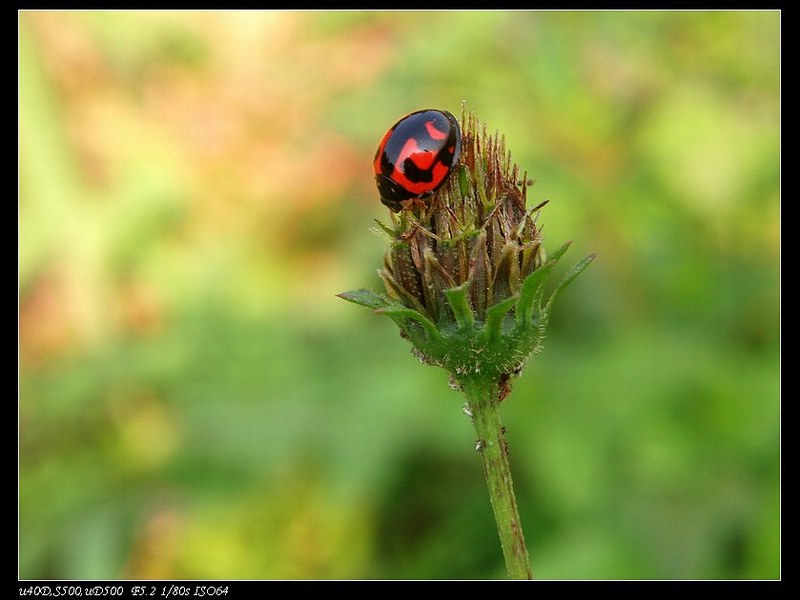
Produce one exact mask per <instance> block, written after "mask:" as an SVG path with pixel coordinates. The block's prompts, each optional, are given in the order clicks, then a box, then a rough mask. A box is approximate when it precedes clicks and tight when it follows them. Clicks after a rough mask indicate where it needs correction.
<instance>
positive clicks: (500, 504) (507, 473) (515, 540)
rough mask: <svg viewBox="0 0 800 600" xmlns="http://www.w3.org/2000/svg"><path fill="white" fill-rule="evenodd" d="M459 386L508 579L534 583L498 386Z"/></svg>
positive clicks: (473, 382) (471, 381)
mask: <svg viewBox="0 0 800 600" xmlns="http://www.w3.org/2000/svg"><path fill="white" fill-rule="evenodd" d="M460 383H461V390H462V392H463V393H464V395H465V396H466V397H467V405H468V406H469V410H470V412H471V413H472V425H473V426H474V427H475V433H476V434H477V435H478V445H477V448H476V449H477V450H478V451H480V453H481V459H482V461H483V474H484V476H485V478H486V485H487V487H488V488H489V499H490V500H491V503H492V510H493V511H494V518H495V521H496V522H497V532H498V534H499V535H500V545H501V546H502V548H503V557H504V558H505V561H506V570H507V571H508V575H509V577H511V579H533V572H532V570H531V565H530V561H529V559H528V549H527V548H526V546H525V536H524V535H523V533H522V523H521V522H520V520H519V513H518V512H517V501H516V498H515V497H514V484H513V482H512V481H511V469H510V466H509V462H508V445H507V444H506V441H505V435H504V433H505V428H504V427H503V426H502V425H501V423H500V412H499V404H500V393H501V387H500V385H498V384H497V382H495V381H492V380H489V379H488V378H483V377H475V378H465V379H463V380H461V381H460Z"/></svg>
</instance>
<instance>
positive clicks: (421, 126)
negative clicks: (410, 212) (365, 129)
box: [373, 110, 461, 212]
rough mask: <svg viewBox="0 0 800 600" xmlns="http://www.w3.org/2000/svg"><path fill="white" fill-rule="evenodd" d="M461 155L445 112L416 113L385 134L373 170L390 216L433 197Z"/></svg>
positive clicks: (458, 133)
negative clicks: (414, 202) (422, 199)
mask: <svg viewBox="0 0 800 600" xmlns="http://www.w3.org/2000/svg"><path fill="white" fill-rule="evenodd" d="M460 154H461V128H460V127H459V126H458V121H456V118H455V117H454V116H453V115H452V114H450V113H449V112H447V111H446V110H418V111H416V112H413V113H411V114H409V115H406V116H405V117H403V118H402V119H400V120H399V121H398V122H397V123H395V124H394V125H392V127H391V128H390V129H389V131H387V132H386V133H385V134H384V136H383V139H381V143H380V144H378V150H377V151H376V152H375V159H374V161H373V168H374V170H375V182H376V183H377V184H378V192H379V193H380V196H381V202H383V204H385V205H386V206H388V207H389V208H390V209H391V210H393V211H394V212H399V211H400V210H402V209H403V208H409V207H410V206H411V204H412V203H413V201H414V200H416V199H419V198H425V197H427V196H430V195H431V194H433V193H434V192H435V191H436V190H438V189H439V187H441V185H442V184H443V183H444V182H445V181H447V177H448V176H449V175H450V171H452V170H453V167H454V166H455V165H456V164H457V163H458V157H459V155H460Z"/></svg>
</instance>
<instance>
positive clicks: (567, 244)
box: [547, 241, 572, 261]
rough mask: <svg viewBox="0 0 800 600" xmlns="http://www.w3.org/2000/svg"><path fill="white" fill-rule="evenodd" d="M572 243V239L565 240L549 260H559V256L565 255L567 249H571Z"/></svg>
mask: <svg viewBox="0 0 800 600" xmlns="http://www.w3.org/2000/svg"><path fill="white" fill-rule="evenodd" d="M571 245H572V241H569V242H564V243H563V244H562V245H561V246H559V247H558V249H557V250H556V251H555V252H553V254H552V255H551V256H548V257H547V258H548V260H556V261H557V260H558V259H559V258H561V257H562V256H564V253H565V252H566V251H567V250H569V247H570V246H571Z"/></svg>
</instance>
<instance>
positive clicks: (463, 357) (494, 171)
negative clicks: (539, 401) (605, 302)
mask: <svg viewBox="0 0 800 600" xmlns="http://www.w3.org/2000/svg"><path fill="white" fill-rule="evenodd" d="M460 129H461V152H460V156H459V161H458V163H457V164H455V165H453V167H452V171H451V173H450V176H449V178H448V180H447V181H446V182H445V183H444V184H443V185H441V186H440V187H439V188H438V189H437V190H436V191H435V193H433V194H432V195H429V196H428V197H423V198H420V199H417V200H415V201H413V202H411V203H410V204H408V205H404V207H403V209H402V210H400V211H399V212H397V213H395V212H390V219H391V222H390V224H389V225H381V227H382V229H383V230H384V231H385V232H386V233H387V234H388V236H389V245H388V248H387V250H386V253H385V255H384V260H383V268H381V269H380V270H379V271H378V273H379V275H380V277H381V279H382V280H383V283H384V287H385V288H386V295H385V296H384V295H381V294H374V293H372V292H369V291H367V290H358V291H355V292H346V293H344V294H341V296H342V297H343V298H345V299H346V300H350V301H352V302H355V303H357V304H362V305H365V306H369V307H370V308H373V309H376V312H378V313H382V314H386V315H388V316H390V317H391V318H393V319H394V320H395V321H396V322H397V324H398V325H399V326H400V329H401V332H402V335H403V336H404V337H405V338H407V339H408V340H409V341H410V342H411V343H412V345H413V346H414V350H415V354H417V356H419V357H420V359H421V360H423V361H424V362H426V363H430V364H434V365H438V366H442V367H444V368H446V369H447V370H448V371H450V373H451V374H452V375H453V377H454V379H455V380H456V381H459V380H461V379H463V378H464V377H475V376H479V377H489V378H491V379H493V380H494V381H502V382H503V383H504V384H505V383H506V382H507V381H508V380H509V378H510V377H511V376H513V375H516V374H518V373H519V372H520V371H521V369H522V367H523V365H524V363H525V361H526V360H527V359H528V357H529V356H530V355H532V354H533V353H534V352H536V351H537V350H538V349H539V348H540V343H541V339H542V337H543V335H544V330H545V327H546V324H547V319H548V316H549V311H550V307H551V305H552V301H553V299H554V298H555V295H556V294H557V292H559V291H560V290H561V289H563V287H564V286H565V285H567V284H568V283H569V282H570V281H572V279H573V278H574V277H575V276H577V274H578V273H579V272H580V271H582V270H583V269H584V268H585V267H586V266H587V265H588V264H589V262H590V261H591V260H592V259H593V258H594V256H589V257H587V258H586V259H584V260H583V261H581V263H579V264H578V265H576V266H575V267H574V268H573V270H572V271H571V272H570V273H568V275H567V277H566V278H565V279H564V281H562V283H561V285H559V286H558V287H557V288H556V290H555V291H554V292H553V293H552V295H551V296H550V297H549V299H548V300H547V302H544V301H543V289H542V288H543V285H544V283H545V281H546V279H547V276H548V275H549V273H550V271H551V269H552V267H553V266H554V265H555V263H556V262H557V261H558V259H559V258H560V257H561V255H562V254H563V253H564V252H565V251H566V249H567V247H568V245H569V244H565V245H564V246H562V247H561V248H559V250H558V251H556V252H555V253H554V255H553V256H552V257H551V258H550V260H549V261H548V260H547V258H546V255H545V251H544V247H543V245H542V237H541V226H540V225H539V224H538V218H539V213H540V211H541V209H542V207H543V206H544V205H545V204H546V202H542V203H539V204H537V205H536V206H533V207H532V208H528V207H527V206H526V203H527V202H526V195H527V191H528V188H529V186H530V185H532V182H531V181H529V180H528V176H527V173H525V172H523V173H522V174H520V170H519V167H518V166H517V165H516V164H515V163H514V162H513V160H512V159H511V155H510V153H509V152H508V151H507V150H506V148H505V140H504V138H503V137H501V136H500V135H499V134H494V135H489V134H488V133H487V130H486V128H485V127H484V126H481V125H480V124H479V123H478V120H477V118H476V117H475V115H474V114H472V113H470V114H462V122H461V128H460Z"/></svg>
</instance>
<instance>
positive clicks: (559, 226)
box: [19, 11, 781, 579]
mask: <svg viewBox="0 0 800 600" xmlns="http://www.w3.org/2000/svg"><path fill="white" fill-rule="evenodd" d="M780 17H781V15H780V13H779V12H775V11H764V12H709V13H707V12H657V11H649V12H613V11H612V12H552V13H550V12H464V13H460V12H401V13H388V12H352V11H344V12H330V13H327V12H244V11H243V12H196V13H195V12H174V13H173V12H124V11H119V12H97V13H93V12H46V11H42V12H22V13H20V14H19V105H20V106H19V136H20V144H19V153H20V156H19V169H20V172H19V240H20V244H19V357H20V360H19V363H20V378H19V428H20V432H19V443H20V452H19V471H20V474H19V545H20V556H19V575H20V577H21V578H68V579H71V578H78V579H85V578H101V579H113V578H129V579H138V578H195V579H254V578H255V579H271V578H281V579H315V578H337V579H338V578H343V579H361V578H387V579H405V578H417V579H426V578H437V579H439V578H441V579H459V578H500V577H504V575H505V573H504V567H503V563H502V557H501V553H500V548H499V542H498V540H497V537H496V535H497V534H496V531H495V529H494V523H493V520H492V515H491V510H490V507H489V502H488V496H487V493H486V490H485V487H484V483H483V479H482V472H481V467H480V461H479V457H478V455H477V453H475V452H474V451H473V446H474V434H473V432H472V430H471V426H470V423H469V421H468V419H467V418H466V417H465V416H464V415H463V414H462V412H461V405H462V399H461V397H460V396H459V395H458V394H457V393H455V392H453V391H452V390H451V389H450V388H449V387H448V385H447V376H446V373H445V372H444V371H441V370H438V369H434V368H431V367H425V366H421V365H419V364H418V362H417V360H416V359H415V358H414V357H413V356H412V355H411V354H410V352H409V349H410V347H409V346H408V345H407V344H406V342H404V341H403V340H402V339H400V337H399V336H398V333H397V329H396V327H395V326H394V325H393V324H392V323H391V321H389V320H388V319H385V318H382V317H377V316H374V315H372V314H370V312H369V311H367V310H365V309H361V308H358V307H354V306H352V305H350V304H348V303H346V302H343V301H342V300H340V299H338V298H336V297H335V294H336V293H338V292H341V291H344V290H348V289H354V288H358V287H369V288H372V289H376V290H378V289H380V288H381V284H380V280H379V279H378V277H377V275H376V274H375V269H376V268H378V267H379V266H380V264H381V260H382V252H383V249H384V242H383V241H382V239H381V238H380V237H378V236H375V235H372V234H371V233H370V229H371V228H372V227H373V225H374V223H373V219H374V218H376V217H378V218H384V217H385V216H386V210H385V209H384V208H383V207H382V206H381V205H380V203H379V202H378V199H377V194H376V191H375V189H374V183H373V181H372V174H371V159H372V155H373V153H374V151H375V147H376V145H377V142H378V140H379V138H380V136H381V135H382V134H383V133H384V131H385V130H386V128H388V126H389V125H391V124H392V123H393V122H394V121H395V120H396V119H398V118H399V117H400V116H402V115H404V114H406V113H408V112H411V111H412V110H416V109H419V108H429V107H432V108H442V109H449V110H451V111H452V112H454V113H456V114H459V113H460V107H461V103H462V101H465V102H466V105H467V107H468V108H469V109H471V110H474V111H476V113H477V115H478V117H479V118H480V119H481V120H482V121H484V122H485V123H486V124H487V125H488V127H489V129H490V130H495V129H497V130H499V131H501V132H503V133H505V135H506V140H507V145H508V148H509V149H510V150H511V152H512V154H513V156H514V159H515V160H516V162H518V163H519V165H520V166H521V168H522V169H523V170H527V171H528V172H529V174H530V175H531V176H532V177H533V178H535V179H536V180H537V182H536V185H535V186H534V187H533V188H532V189H530V190H529V194H528V198H529V202H531V203H538V202H540V201H542V200H544V199H549V200H550V204H549V205H548V206H547V207H546V208H545V210H544V211H543V213H542V216H541V222H542V223H544V236H545V245H546V246H547V247H548V248H549V249H550V250H551V251H552V250H553V249H554V248H556V247H557V246H559V245H560V244H561V243H562V242H564V241H566V240H568V239H572V240H574V244H573V247H572V249H571V250H570V253H569V254H568V255H567V258H571V261H570V260H566V259H565V261H564V262H567V263H569V262H574V261H576V260H578V259H580V258H581V257H583V256H585V255H586V254H589V253H591V252H597V253H598V258H597V260H596V261H595V262H594V263H593V264H592V266H591V267H590V268H589V269H588V271H587V272H586V273H585V274H584V275H582V276H581V277H580V278H579V279H578V280H577V281H576V282H575V283H574V284H573V286H572V287H570V288H569V289H568V290H567V292H566V293H565V294H564V295H563V296H562V297H561V299H560V301H559V304H558V305H557V306H556V309H555V311H554V314H553V319H552V321H551V325H550V329H549V332H548V337H547V340H546V347H545V350H544V352H543V353H542V354H540V355H539V356H537V357H536V358H535V359H534V360H533V361H531V362H530V363H529V365H528V367H527V370H526V372H525V373H524V375H523V376H522V378H521V379H520V380H519V382H518V384H517V386H516V388H515V391H514V393H513V394H512V396H511V397H510V399H509V400H508V401H507V402H506V403H504V405H503V420H504V423H505V425H506V427H507V429H508V436H509V444H510V448H511V460H512V469H513V471H514V476H515V483H516V487H517V494H518V501H519V505H520V511H521V517H522V521H523V523H524V525H525V527H526V531H525V533H526V537H527V541H528V545H529V549H530V551H531V556H532V562H533V566H534V573H535V575H536V576H537V577H538V578H543V579H587V578H588V579H605V578H611V579H625V578H640V579H650V578H656V579H672V578H692V579H705V578H733V579H738V578H776V577H779V576H780V570H779V567H780V545H779V542H780V538H779V534H780V397H779V393H780V370H779V367H780V347H779V342H780V314H779V306H780V294H779V291H780V288H779V259H780V186H779V183H780V181H779V178H780V110H779V100H780V66H779V65H780V63H779V58H780V41H779V37H780V25H781V23H780Z"/></svg>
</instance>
